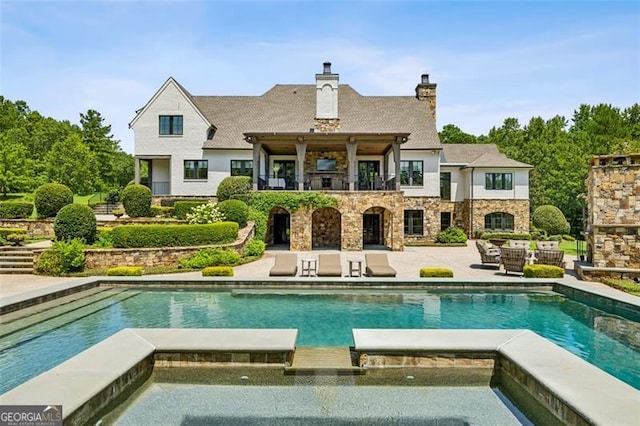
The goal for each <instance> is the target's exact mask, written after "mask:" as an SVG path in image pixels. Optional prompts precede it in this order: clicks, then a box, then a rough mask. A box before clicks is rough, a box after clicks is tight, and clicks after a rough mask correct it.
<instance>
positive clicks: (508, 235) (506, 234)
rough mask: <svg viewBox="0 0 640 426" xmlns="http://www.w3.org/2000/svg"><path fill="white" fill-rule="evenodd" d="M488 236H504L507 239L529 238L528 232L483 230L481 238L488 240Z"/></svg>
mask: <svg viewBox="0 0 640 426" xmlns="http://www.w3.org/2000/svg"><path fill="white" fill-rule="evenodd" d="M490 238H504V239H507V240H530V239H531V235H530V234H516V233H515V232H485V233H483V234H482V236H481V239H483V240H488V239H490Z"/></svg>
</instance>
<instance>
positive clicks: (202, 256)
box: [180, 247, 242, 269]
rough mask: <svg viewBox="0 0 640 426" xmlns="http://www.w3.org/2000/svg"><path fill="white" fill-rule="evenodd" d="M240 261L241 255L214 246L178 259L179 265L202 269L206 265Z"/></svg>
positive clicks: (231, 264)
mask: <svg viewBox="0 0 640 426" xmlns="http://www.w3.org/2000/svg"><path fill="white" fill-rule="evenodd" d="M241 261H242V257H241V256H240V255H239V254H238V253H236V252H235V251H233V250H227V249H223V248H220V247H215V248H206V249H202V250H198V251H197V252H195V253H194V254H192V255H191V256H187V257H184V258H182V259H180V267H181V268H187V269H202V268H206V267H208V266H234V265H238V264H240V262H241Z"/></svg>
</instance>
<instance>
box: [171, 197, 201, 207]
mask: <svg viewBox="0 0 640 426" xmlns="http://www.w3.org/2000/svg"><path fill="white" fill-rule="evenodd" d="M178 201H188V202H197V203H200V204H204V203H206V202H208V201H209V199H208V198H202V199H200V198H170V197H169V198H167V197H165V198H162V199H161V200H160V205H161V206H162V207H174V206H175V204H176V203H177V202H178Z"/></svg>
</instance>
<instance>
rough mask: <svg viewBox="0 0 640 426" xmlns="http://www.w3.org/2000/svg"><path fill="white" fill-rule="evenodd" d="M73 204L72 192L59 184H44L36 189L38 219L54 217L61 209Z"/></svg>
mask: <svg viewBox="0 0 640 426" xmlns="http://www.w3.org/2000/svg"><path fill="white" fill-rule="evenodd" d="M72 203H73V192H71V190H70V189H69V187H68V186H65V185H62V184H60V183H45V184H44V185H41V186H40V187H38V189H36V193H35V205H36V210H37V211H38V217H54V216H55V215H56V214H58V212H59V211H60V209H61V208H63V207H64V206H66V205H67V204H72Z"/></svg>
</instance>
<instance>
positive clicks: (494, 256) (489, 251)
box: [476, 240, 500, 268]
mask: <svg viewBox="0 0 640 426" xmlns="http://www.w3.org/2000/svg"><path fill="white" fill-rule="evenodd" d="M476 247H477V248H478V252H479V253H480V260H481V261H482V264H483V265H484V264H486V263H488V264H494V265H497V266H498V268H500V249H499V248H497V247H493V246H490V245H489V244H487V242H486V241H483V240H477V241H476Z"/></svg>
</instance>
